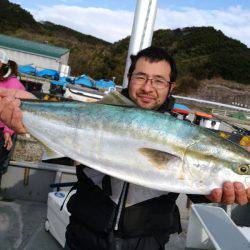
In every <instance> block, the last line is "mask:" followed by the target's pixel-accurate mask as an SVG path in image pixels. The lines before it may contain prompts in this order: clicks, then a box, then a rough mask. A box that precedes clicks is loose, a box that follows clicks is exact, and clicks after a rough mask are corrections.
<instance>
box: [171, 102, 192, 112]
mask: <svg viewBox="0 0 250 250" xmlns="http://www.w3.org/2000/svg"><path fill="white" fill-rule="evenodd" d="M174 109H182V110H187V111H190V108H188V107H187V106H185V105H183V104H179V103H175V104H174Z"/></svg>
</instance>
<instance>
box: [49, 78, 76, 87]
mask: <svg viewBox="0 0 250 250" xmlns="http://www.w3.org/2000/svg"><path fill="white" fill-rule="evenodd" d="M50 83H51V84H54V85H59V86H63V87H65V86H66V85H67V84H68V83H72V80H71V79H70V78H69V77H60V79H59V81H51V82H50Z"/></svg>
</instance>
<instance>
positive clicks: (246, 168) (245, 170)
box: [236, 164, 250, 174]
mask: <svg viewBox="0 0 250 250" xmlns="http://www.w3.org/2000/svg"><path fill="white" fill-rule="evenodd" d="M236 170H237V173H238V174H249V172H250V165H247V164H244V165H240V166H238V167H237V169H236Z"/></svg>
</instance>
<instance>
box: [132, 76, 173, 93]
mask: <svg viewBox="0 0 250 250" xmlns="http://www.w3.org/2000/svg"><path fill="white" fill-rule="evenodd" d="M135 76H141V77H142V78H144V79H141V80H143V82H139V81H140V79H138V78H137V79H134V80H137V82H135V84H136V85H144V84H146V83H147V82H148V81H149V80H150V81H151V86H152V87H153V88H155V89H164V88H165V87H166V88H167V87H170V86H171V85H172V84H174V82H171V81H168V80H166V79H165V78H164V77H162V76H156V77H159V80H160V79H161V81H163V83H167V84H168V86H167V85H166V86H164V87H159V86H157V84H155V81H156V80H157V79H154V78H149V75H148V74H146V73H143V72H137V73H132V74H131V75H130V79H131V81H133V77H135Z"/></svg>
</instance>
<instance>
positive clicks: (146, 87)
mask: <svg viewBox="0 0 250 250" xmlns="http://www.w3.org/2000/svg"><path fill="white" fill-rule="evenodd" d="M152 81H153V79H147V80H146V82H145V84H144V85H143V87H142V88H143V90H144V91H147V92H150V91H153V89H154V88H153V82H152Z"/></svg>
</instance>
